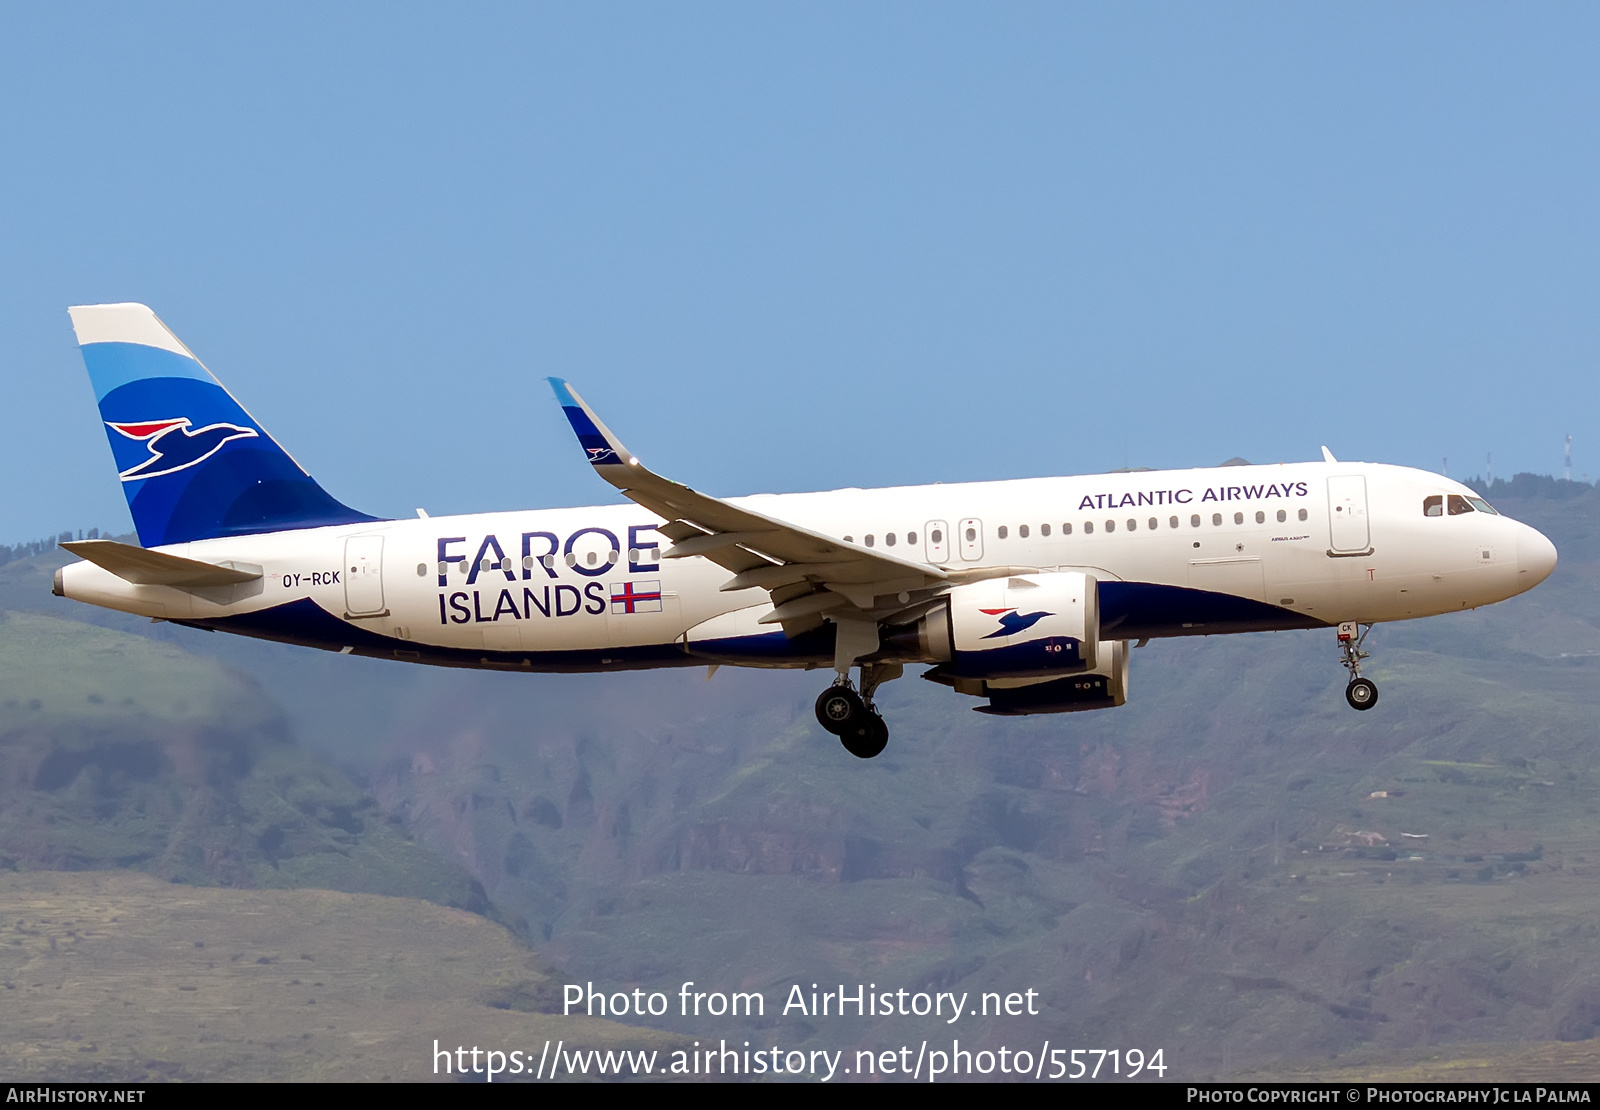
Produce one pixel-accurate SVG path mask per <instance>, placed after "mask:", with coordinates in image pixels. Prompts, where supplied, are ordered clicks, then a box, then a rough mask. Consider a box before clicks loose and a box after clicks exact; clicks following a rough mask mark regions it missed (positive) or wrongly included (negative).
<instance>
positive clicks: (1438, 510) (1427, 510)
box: [1422, 493, 1444, 516]
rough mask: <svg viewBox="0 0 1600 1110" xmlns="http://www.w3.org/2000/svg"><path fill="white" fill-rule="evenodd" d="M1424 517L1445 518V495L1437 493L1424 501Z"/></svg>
mask: <svg viewBox="0 0 1600 1110" xmlns="http://www.w3.org/2000/svg"><path fill="white" fill-rule="evenodd" d="M1422 515H1423V516H1444V495H1443V494H1441V493H1436V494H1434V495H1433V496H1432V497H1424V498H1423V499H1422Z"/></svg>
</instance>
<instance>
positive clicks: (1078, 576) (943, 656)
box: [907, 571, 1100, 679]
mask: <svg viewBox="0 0 1600 1110" xmlns="http://www.w3.org/2000/svg"><path fill="white" fill-rule="evenodd" d="M916 632H917V636H916V639H917V647H918V650H919V652H920V654H921V657H922V658H924V659H928V660H931V661H935V662H937V663H939V668H938V670H939V671H940V672H941V674H942V675H943V676H946V677H948V678H951V679H986V678H1032V677H1042V676H1056V675H1063V674H1073V673H1075V672H1079V671H1090V670H1093V669H1094V667H1095V664H1096V662H1097V661H1098V651H1099V640H1100V604H1099V592H1098V588H1097V585H1096V583H1095V579H1094V576H1093V575H1090V574H1084V573H1082V572H1080V571H1054V572H1049V573H1044V574H1018V575H1012V576H1011V577H1008V578H991V579H989V580H988V581H985V582H974V583H972V584H970V585H966V586H957V587H956V588H955V589H953V590H951V591H950V592H949V593H948V594H947V595H945V598H944V604H943V605H942V606H940V607H939V608H938V609H935V610H933V611H932V612H931V613H929V614H928V615H927V616H925V617H923V618H922V619H921V620H920V621H919V622H918V623H917V625H916ZM907 639H909V638H907ZM908 646H909V645H908Z"/></svg>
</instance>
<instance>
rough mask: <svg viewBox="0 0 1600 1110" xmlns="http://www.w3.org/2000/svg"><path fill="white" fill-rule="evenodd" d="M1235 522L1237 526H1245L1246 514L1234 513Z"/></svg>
mask: <svg viewBox="0 0 1600 1110" xmlns="http://www.w3.org/2000/svg"><path fill="white" fill-rule="evenodd" d="M1233 522H1234V523H1235V524H1243V523H1244V514H1243V513H1234V514H1233Z"/></svg>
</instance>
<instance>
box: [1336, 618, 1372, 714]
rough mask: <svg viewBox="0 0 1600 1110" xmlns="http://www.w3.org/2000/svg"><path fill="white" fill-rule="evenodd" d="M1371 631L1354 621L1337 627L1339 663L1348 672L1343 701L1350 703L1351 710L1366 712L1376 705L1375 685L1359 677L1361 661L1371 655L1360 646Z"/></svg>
mask: <svg viewBox="0 0 1600 1110" xmlns="http://www.w3.org/2000/svg"><path fill="white" fill-rule="evenodd" d="M1371 631H1372V625H1370V624H1369V625H1366V626H1365V627H1363V626H1362V625H1361V624H1359V623H1357V622H1355V621H1346V622H1345V623H1343V624H1341V625H1340V626H1339V656H1340V658H1339V662H1340V663H1341V664H1343V666H1344V669H1345V670H1347V671H1349V672H1350V684H1349V685H1348V686H1346V687H1345V688H1344V700H1345V701H1347V702H1349V703H1350V708H1351V709H1361V710H1366V709H1371V708H1372V707H1373V706H1374V705H1377V704H1378V686H1377V684H1376V683H1375V682H1373V681H1372V679H1370V678H1362V677H1361V661H1362V660H1363V659H1366V658H1368V657H1370V656H1371V654H1372V653H1371V652H1368V651H1362V650H1361V645H1362V644H1363V643H1365V642H1366V639H1367V633H1369V632H1371Z"/></svg>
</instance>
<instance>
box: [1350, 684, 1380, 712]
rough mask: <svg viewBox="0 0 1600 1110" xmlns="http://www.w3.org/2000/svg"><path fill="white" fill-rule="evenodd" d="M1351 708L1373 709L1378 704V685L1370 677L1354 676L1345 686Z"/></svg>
mask: <svg viewBox="0 0 1600 1110" xmlns="http://www.w3.org/2000/svg"><path fill="white" fill-rule="evenodd" d="M1344 700H1345V701H1347V702H1349V703H1350V708H1351V709H1371V708H1372V707H1373V706H1375V705H1377V704H1378V687H1377V685H1376V684H1375V683H1374V682H1373V681H1372V680H1371V679H1370V678H1352V679H1351V680H1350V685H1348V686H1346V687H1345V688H1344Z"/></svg>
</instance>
